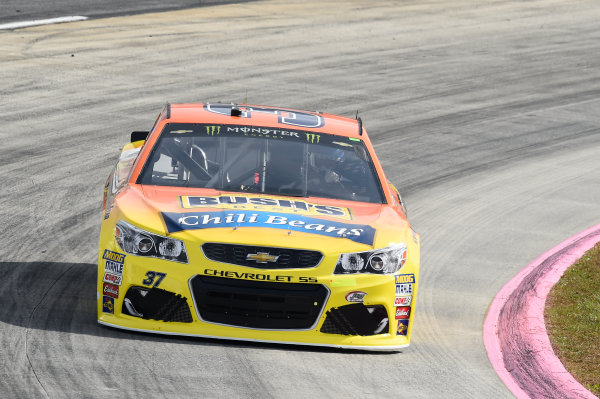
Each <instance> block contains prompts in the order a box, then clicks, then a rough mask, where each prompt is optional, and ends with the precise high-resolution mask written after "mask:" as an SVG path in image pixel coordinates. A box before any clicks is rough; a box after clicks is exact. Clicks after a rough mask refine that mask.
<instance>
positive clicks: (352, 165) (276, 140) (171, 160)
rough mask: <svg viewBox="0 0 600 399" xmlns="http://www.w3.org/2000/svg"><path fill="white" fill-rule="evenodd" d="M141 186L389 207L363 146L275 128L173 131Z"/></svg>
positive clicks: (174, 127) (182, 127) (164, 136)
mask: <svg viewBox="0 0 600 399" xmlns="http://www.w3.org/2000/svg"><path fill="white" fill-rule="evenodd" d="M137 182H138V183H139V184H149V185H158V186H176V187H200V188H214V189H218V190H224V191H234V192H249V193H264V194H275V195H288V196H301V197H309V196H310V197H324V198H335V199H341V200H350V201H362V202H371V203H383V202H384V201H383V195H382V190H381V185H380V183H379V180H378V179H377V175H376V173H375V168H374V167H373V163H372V161H371V158H370V157H369V153H368V152H367V150H366V148H365V146H364V144H363V142H362V141H361V140H358V139H355V138H349V137H344V136H336V135H330V134H318V133H311V132H306V131H300V130H283V129H274V128H269V127H255V126H252V127H250V126H238V125H204V124H180V123H177V124H176V123H171V124H167V125H166V126H165V128H164V130H163V132H162V133H161V136H160V137H159V139H158V141H157V143H156V145H155V146H154V148H153V149H152V153H151V155H150V157H149V158H148V160H147V161H146V164H145V165H144V168H143V170H142V173H141V174H140V177H139V178H138V181H137Z"/></svg>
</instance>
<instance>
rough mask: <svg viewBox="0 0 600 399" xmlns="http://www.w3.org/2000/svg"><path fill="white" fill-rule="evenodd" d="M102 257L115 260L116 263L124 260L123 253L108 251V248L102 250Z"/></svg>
mask: <svg viewBox="0 0 600 399" xmlns="http://www.w3.org/2000/svg"><path fill="white" fill-rule="evenodd" d="M102 258H103V259H106V260H112V261H113V262H116V263H123V262H125V255H124V254H120V253H118V252H113V251H109V250H108V249H105V250H104V255H102Z"/></svg>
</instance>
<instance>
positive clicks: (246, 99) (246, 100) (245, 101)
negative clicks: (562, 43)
mask: <svg viewBox="0 0 600 399" xmlns="http://www.w3.org/2000/svg"><path fill="white" fill-rule="evenodd" d="M244 104H248V88H247V87H246V97H245V98H244Z"/></svg>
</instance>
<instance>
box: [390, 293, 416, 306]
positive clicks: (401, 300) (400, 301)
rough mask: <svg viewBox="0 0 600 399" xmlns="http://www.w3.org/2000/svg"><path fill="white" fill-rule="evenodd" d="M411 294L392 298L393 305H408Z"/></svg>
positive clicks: (410, 300)
mask: <svg viewBox="0 0 600 399" xmlns="http://www.w3.org/2000/svg"><path fill="white" fill-rule="evenodd" d="M411 302H412V295H400V296H397V297H396V298H395V299H394V306H410V304H411Z"/></svg>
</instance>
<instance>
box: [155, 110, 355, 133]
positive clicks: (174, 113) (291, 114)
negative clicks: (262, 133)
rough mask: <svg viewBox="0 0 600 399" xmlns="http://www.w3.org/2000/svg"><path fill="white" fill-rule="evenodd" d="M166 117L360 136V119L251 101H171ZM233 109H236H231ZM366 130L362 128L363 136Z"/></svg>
mask: <svg viewBox="0 0 600 399" xmlns="http://www.w3.org/2000/svg"><path fill="white" fill-rule="evenodd" d="M167 106H168V107H169V108H170V110H169V111H170V112H168V116H167V119H168V120H169V122H176V123H215V124H236V125H248V126H268V127H275V128H281V129H286V128H287V129H290V128H294V129H300V130H309V131H314V132H319V133H325V134H327V133H331V134H336V135H340V136H346V137H359V129H362V122H360V120H356V119H351V118H346V117H343V116H339V115H334V114H327V113H322V112H313V111H302V110H296V109H291V108H281V107H272V106H263V105H250V104H239V105H237V104H211V103H198V104H170V105H167ZM232 109H234V111H233V112H232ZM365 133H366V131H365V130H364V129H362V135H363V137H362V138H364V135H365Z"/></svg>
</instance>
